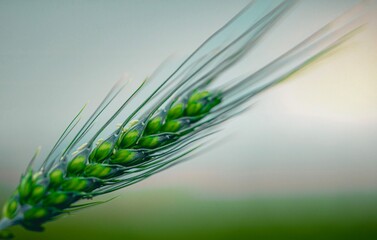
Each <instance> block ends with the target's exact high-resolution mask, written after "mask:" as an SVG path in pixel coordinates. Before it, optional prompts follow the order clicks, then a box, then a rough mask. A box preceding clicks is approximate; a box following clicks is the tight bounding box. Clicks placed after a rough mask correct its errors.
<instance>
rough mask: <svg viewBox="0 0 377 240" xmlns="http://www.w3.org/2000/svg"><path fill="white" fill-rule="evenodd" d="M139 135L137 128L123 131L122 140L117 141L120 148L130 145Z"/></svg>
mask: <svg viewBox="0 0 377 240" xmlns="http://www.w3.org/2000/svg"><path fill="white" fill-rule="evenodd" d="M139 137H140V132H139V131H138V130H131V131H129V132H126V133H124V135H123V136H122V138H121V139H122V140H121V141H120V143H119V147H120V148H127V147H129V146H132V145H134V144H135V143H136V141H137V140H138V139H139Z"/></svg>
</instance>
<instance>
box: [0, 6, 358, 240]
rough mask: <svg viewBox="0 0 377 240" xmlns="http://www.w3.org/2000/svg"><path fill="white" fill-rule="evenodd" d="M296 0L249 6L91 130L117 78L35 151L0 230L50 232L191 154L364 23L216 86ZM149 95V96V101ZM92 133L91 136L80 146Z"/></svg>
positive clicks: (332, 27)
mask: <svg viewBox="0 0 377 240" xmlns="http://www.w3.org/2000/svg"><path fill="white" fill-rule="evenodd" d="M293 3H294V1H280V2H276V1H273V2H271V1H262V0H261V1H256V2H254V3H253V4H251V5H250V6H248V7H246V8H245V9H244V10H243V11H242V12H240V13H239V14H238V15H237V16H236V17H234V18H233V19H232V20H231V21H230V22H229V23H227V24H226V25H225V26H224V27H223V28H221V29H220V30H219V31H218V32H216V33H215V34H214V35H213V36H212V37H211V38H209V39H208V40H207V41H206V42H205V43H204V44H203V45H201V46H200V47H199V48H198V50H196V51H195V52H194V53H193V54H192V55H190V56H189V57H188V58H187V59H186V60H185V61H184V62H183V63H182V64H181V65H180V66H178V67H177V68H176V69H174V71H171V72H170V73H169V75H168V77H164V78H158V77H157V75H158V74H156V75H153V76H152V77H150V78H148V79H147V80H146V81H145V82H143V83H142V84H141V85H140V86H139V87H138V88H137V90H136V91H135V92H134V93H132V94H131V95H130V97H129V98H128V99H127V100H126V101H125V102H124V104H123V105H122V106H121V107H120V108H119V109H118V110H117V111H116V112H115V113H113V115H111V117H110V118H109V119H108V120H107V121H106V123H105V124H103V125H101V126H100V127H99V129H97V131H95V132H94V133H92V134H90V133H91V132H90V130H91V129H92V128H93V123H94V121H95V120H96V119H97V118H98V117H99V116H102V115H103V111H104V110H105V109H106V108H107V106H108V105H109V104H110V103H111V102H112V100H113V99H114V98H115V97H116V96H117V94H118V93H119V91H120V89H121V88H122V86H121V85H120V84H117V85H116V86H115V87H114V88H113V89H112V90H111V91H110V92H109V94H108V95H107V96H106V98H105V100H104V101H103V102H102V103H101V104H100V106H99V107H98V109H97V110H96V111H95V112H94V113H93V115H92V116H91V117H90V118H89V120H88V121H87V122H86V123H85V124H84V125H83V127H82V128H81V129H80V130H79V131H78V132H77V134H76V135H73V134H72V129H73V128H74V126H75V125H76V124H77V122H78V119H79V116H80V115H81V111H80V113H79V114H78V115H77V116H76V117H75V118H74V119H73V120H72V122H71V123H70V124H69V126H68V127H67V128H66V130H65V131H64V132H63V134H62V135H61V137H60V138H59V140H58V141H57V143H56V144H55V146H54V147H53V149H52V150H51V152H50V154H49V155H48V156H47V158H46V159H45V161H44V162H43V163H42V164H41V166H40V167H39V168H38V169H36V168H35V167H34V165H33V162H34V159H35V157H34V158H33V160H32V161H31V163H30V164H29V166H28V167H27V169H26V171H25V173H24V174H23V176H22V177H21V181H20V183H19V185H18V187H17V188H16V190H15V191H14V193H13V194H12V196H11V197H10V198H9V199H8V201H7V202H6V203H5V205H4V207H3V218H2V220H1V221H0V230H4V229H7V228H8V227H11V226H13V225H17V224H20V225H22V226H24V227H25V228H26V229H28V230H32V231H42V230H43V227H42V225H43V224H44V223H46V222H48V221H52V220H55V219H56V218H57V217H59V216H61V215H63V214H66V213H70V212H74V211H77V210H80V209H82V208H86V207H89V206H94V205H96V204H99V203H101V202H92V201H90V202H88V203H77V202H78V201H80V200H85V199H92V198H93V197H96V196H99V195H103V194H106V193H109V192H113V191H115V190H118V189H121V188H124V187H127V186H130V185H131V184H134V183H136V182H139V181H141V180H143V179H145V178H147V177H149V176H151V175H153V174H155V173H157V172H159V171H162V170H164V169H166V168H168V167H171V166H173V165H174V164H177V163H179V162H181V161H183V160H185V159H187V158H189V157H191V155H192V153H193V152H195V150H196V149H197V148H199V147H201V146H202V145H203V139H206V137H207V136H209V135H211V134H212V133H214V132H216V127H217V126H218V125H219V124H221V123H223V122H224V121H226V120H228V119H229V118H231V117H233V116H235V115H237V114H239V113H241V112H243V111H244V110H245V109H247V107H248V105H247V102H248V100H250V98H252V97H253V96H255V95H256V94H258V93H260V92H262V91H263V90H265V89H266V88H268V87H270V86H272V85H274V84H276V83H278V82H280V81H282V80H284V79H286V78H287V77H288V76H290V75H291V74H292V73H294V72H295V71H297V70H299V69H301V68H302V67H304V66H305V65H307V64H308V63H310V62H311V61H312V60H313V59H315V58H316V57H318V56H319V55H321V54H323V53H325V52H327V51H329V50H330V49H332V48H334V47H335V46H337V45H338V44H340V43H341V42H342V41H344V40H345V39H346V38H347V37H349V36H350V34H352V33H353V32H354V31H355V30H356V29H358V27H359V26H360V23H359V21H358V20H357V19H358V16H359V14H358V13H359V11H356V10H352V11H350V12H349V13H347V14H345V15H343V16H341V17H340V18H338V19H336V20H334V21H333V22H331V23H329V24H328V25H326V26H324V27H323V28H322V29H320V30H319V31H317V32H316V33H314V34H313V35H311V36H310V37H308V38H307V39H305V40H304V41H302V42H301V43H300V44H299V45H297V46H295V47H293V48H292V49H291V50H289V51H288V52H286V53H285V54H283V55H281V56H279V57H278V58H276V59H275V60H274V61H272V62H270V63H269V64H268V65H266V66H264V67H263V68H261V69H260V70H258V71H256V72H254V73H253V74H250V75H247V76H246V77H239V78H234V79H228V80H226V81H225V83H224V84H220V85H219V84H218V86H216V87H214V86H213V85H212V83H213V82H214V81H216V80H217V78H218V76H219V75H220V74H221V73H222V72H223V71H224V70H225V69H227V68H228V67H229V66H231V65H232V64H234V63H235V61H237V60H238V59H239V58H240V57H241V56H242V55H243V53H244V52H245V51H246V50H247V49H248V48H250V47H253V46H254V45H255V44H256V41H257V40H258V39H259V38H260V37H261V36H262V35H263V34H264V33H265V32H266V31H267V30H268V29H270V27H271V26H272V25H273V24H274V23H275V22H276V21H277V20H278V19H279V18H280V17H281V16H282V15H283V14H284V13H285V12H287V10H288V9H290V7H291V6H292V5H293ZM151 82H152V83H153V84H152V85H154V86H157V88H154V89H153V90H152V91H150V90H149V91H150V92H149V93H148V94H147V95H146V93H145V91H146V90H145V89H146V88H145V86H146V85H147V84H150V83H151ZM150 85H151V84H150ZM143 91H144V92H143ZM140 95H142V96H147V97H144V99H143V101H141V102H140V100H137V96H140ZM130 105H135V106H137V107H135V108H134V109H133V111H132V112H131V114H129V115H128V116H127V117H126V118H125V119H123V122H122V123H121V124H120V126H119V127H118V128H117V129H116V130H115V131H113V132H112V134H110V136H108V137H106V138H105V140H98V138H99V137H100V136H102V135H103V133H104V130H105V129H106V128H108V127H109V126H112V125H113V123H114V121H115V120H116V119H117V117H119V116H121V115H122V113H124V112H130V111H129V109H128V110H127V111H126V109H127V107H128V106H130ZM85 138H87V139H88V140H87V141H86V143H85V144H84V145H82V146H81V147H79V145H81V144H79V143H80V141H82V140H83V139H85ZM67 139H70V140H69V141H68V142H67ZM36 155H37V154H36ZM36 155H35V156H36ZM10 237H11V234H10V233H9V232H7V231H3V232H2V238H10Z"/></svg>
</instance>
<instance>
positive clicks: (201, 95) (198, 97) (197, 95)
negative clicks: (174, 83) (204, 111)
mask: <svg viewBox="0 0 377 240" xmlns="http://www.w3.org/2000/svg"><path fill="white" fill-rule="evenodd" d="M209 95H210V93H209V92H208V91H201V92H199V91H195V92H194V93H193V94H192V95H191V96H190V98H189V100H188V103H189V104H190V103H194V102H197V101H199V100H201V99H203V98H205V97H208V96H209Z"/></svg>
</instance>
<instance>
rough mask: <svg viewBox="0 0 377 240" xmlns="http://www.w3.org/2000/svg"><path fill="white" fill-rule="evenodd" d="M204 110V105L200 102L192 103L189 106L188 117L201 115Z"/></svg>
mask: <svg viewBox="0 0 377 240" xmlns="http://www.w3.org/2000/svg"><path fill="white" fill-rule="evenodd" d="M202 108H203V104H201V103H199V102H194V103H190V104H188V105H187V108H186V115H187V116H196V115H199V114H200V113H201V110H202Z"/></svg>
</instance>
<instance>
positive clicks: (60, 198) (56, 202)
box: [43, 192, 70, 207]
mask: <svg viewBox="0 0 377 240" xmlns="http://www.w3.org/2000/svg"><path fill="white" fill-rule="evenodd" d="M69 199H70V197H69V196H68V194H67V193H64V192H52V193H50V194H48V195H47V197H46V198H45V200H44V201H43V205H44V206H49V207H59V206H65V205H67V204H68V203H69V202H68V201H69Z"/></svg>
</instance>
